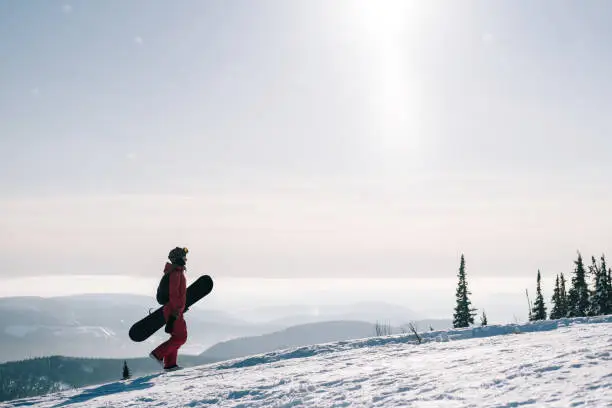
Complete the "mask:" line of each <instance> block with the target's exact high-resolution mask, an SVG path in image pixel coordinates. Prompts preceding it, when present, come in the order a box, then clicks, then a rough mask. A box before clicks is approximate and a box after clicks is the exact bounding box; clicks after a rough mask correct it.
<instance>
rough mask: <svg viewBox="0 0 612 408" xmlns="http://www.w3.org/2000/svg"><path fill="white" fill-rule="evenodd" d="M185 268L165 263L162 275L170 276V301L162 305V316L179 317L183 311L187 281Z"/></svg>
mask: <svg viewBox="0 0 612 408" xmlns="http://www.w3.org/2000/svg"><path fill="white" fill-rule="evenodd" d="M184 272H185V267H184V266H178V265H172V264H171V263H169V262H166V267H165V268H164V273H165V274H166V273H169V274H170V279H169V294H170V300H169V301H168V303H166V304H165V305H164V312H165V313H164V315H166V316H169V315H175V316H177V317H178V316H181V315H182V314H183V310H185V301H186V299H187V298H186V295H187V279H186V278H185V274H184Z"/></svg>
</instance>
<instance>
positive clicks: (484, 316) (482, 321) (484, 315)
mask: <svg viewBox="0 0 612 408" xmlns="http://www.w3.org/2000/svg"><path fill="white" fill-rule="evenodd" d="M487 324H488V321H487V313H486V312H485V311H484V309H483V311H482V316H480V325H481V326H486V325H487Z"/></svg>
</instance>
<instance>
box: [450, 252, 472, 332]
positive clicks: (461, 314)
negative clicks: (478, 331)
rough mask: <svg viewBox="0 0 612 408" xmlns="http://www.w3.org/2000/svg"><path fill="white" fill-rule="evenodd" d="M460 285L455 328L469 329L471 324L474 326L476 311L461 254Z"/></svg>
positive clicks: (458, 287)
mask: <svg viewBox="0 0 612 408" xmlns="http://www.w3.org/2000/svg"><path fill="white" fill-rule="evenodd" d="M457 277H458V278H459V283H458V285H457V292H456V298H457V306H455V313H454V314H453V327H455V328H458V327H468V326H469V325H470V324H474V315H475V313H474V311H475V310H476V309H472V308H471V307H470V306H471V303H472V302H471V301H470V299H469V295H471V294H472V293H471V292H470V291H469V290H468V287H467V280H466V274H465V258H464V256H463V254H461V265H460V266H459V274H458V275H457Z"/></svg>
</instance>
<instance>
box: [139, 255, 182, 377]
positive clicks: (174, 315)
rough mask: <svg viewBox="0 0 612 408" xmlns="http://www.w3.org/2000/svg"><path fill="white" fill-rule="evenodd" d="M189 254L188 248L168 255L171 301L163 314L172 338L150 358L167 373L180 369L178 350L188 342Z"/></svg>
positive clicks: (165, 271)
mask: <svg viewBox="0 0 612 408" xmlns="http://www.w3.org/2000/svg"><path fill="white" fill-rule="evenodd" d="M187 252H188V251H187V248H179V247H176V248H174V249H173V250H172V251H170V254H169V255H168V259H169V260H170V262H166V266H165V267H164V274H169V287H168V289H169V291H168V292H169V300H168V303H166V304H165V305H164V306H163V312H164V319H165V321H166V327H165V332H166V333H169V334H170V338H169V339H168V340H166V341H165V342H163V343H162V344H160V345H159V346H158V347H157V348H156V349H155V350H153V351H152V352H151V354H149V356H150V357H151V358H152V359H154V360H155V361H157V362H158V363H159V364H160V365H163V367H164V370H166V371H172V370H176V369H179V368H180V367H179V366H178V365H177V364H176V363H177V356H178V350H179V349H180V348H181V346H182V345H183V344H185V342H186V341H187V324H186V323H185V319H184V318H183V312H184V311H185V300H186V293H187V279H186V278H185V263H186V262H187Z"/></svg>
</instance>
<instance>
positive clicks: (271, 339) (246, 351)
mask: <svg viewBox="0 0 612 408" xmlns="http://www.w3.org/2000/svg"><path fill="white" fill-rule="evenodd" d="M414 324H415V325H416V327H417V328H418V330H419V331H428V330H429V329H430V327H431V328H433V329H435V330H439V329H445V328H450V327H452V321H451V320H444V319H441V320H432V319H430V320H423V321H415V322H414ZM383 326H385V325H384V324H383ZM386 329H388V330H390V332H389V333H386V334H395V333H401V332H408V330H407V328H405V327H393V326H387V327H386ZM376 335H377V333H376V324H375V323H370V322H363V321H326V322H317V323H308V324H303V325H297V326H291V327H288V328H286V329H283V330H279V331H276V332H272V333H268V334H263V335H259V336H251V337H243V338H238V339H233V340H227V341H223V342H220V343H217V344H215V345H214V346H212V347H210V348H209V349H207V350H206V351H204V352H203V353H202V354H200V357H202V358H205V359H221V360H229V359H233V358H237V357H244V356H247V355H253V354H261V353H268V352H272V351H276V350H281V349H284V348H289V347H299V346H306V345H311V344H319V343H328V342H332V341H343V340H355V339H362V338H368V337H375V336H376Z"/></svg>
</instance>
